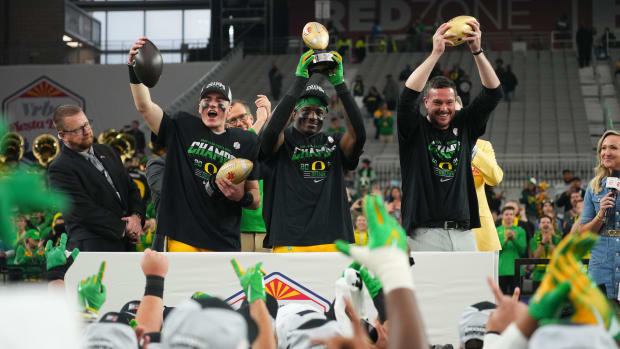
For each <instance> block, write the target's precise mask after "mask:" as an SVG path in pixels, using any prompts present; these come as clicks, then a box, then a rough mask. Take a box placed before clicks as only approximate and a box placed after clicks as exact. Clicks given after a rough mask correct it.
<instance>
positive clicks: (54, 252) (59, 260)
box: [45, 233, 80, 271]
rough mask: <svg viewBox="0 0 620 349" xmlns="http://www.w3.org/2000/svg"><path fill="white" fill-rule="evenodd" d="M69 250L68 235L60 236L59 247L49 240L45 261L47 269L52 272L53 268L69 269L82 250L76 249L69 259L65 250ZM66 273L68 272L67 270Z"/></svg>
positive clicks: (46, 246)
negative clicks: (62, 267) (63, 267)
mask: <svg viewBox="0 0 620 349" xmlns="http://www.w3.org/2000/svg"><path fill="white" fill-rule="evenodd" d="M66 249H67V234H65V233H62V235H60V242H59V243H58V246H56V247H54V246H52V241H51V240H48V241H47V244H46V245H45V261H46V269H47V270H50V269H52V268H56V267H60V266H66V267H67V268H68V267H69V266H71V264H73V261H74V260H75V258H76V257H77V255H78V254H79V253H80V250H78V249H77V248H74V249H73V251H72V252H71V255H69V258H67V255H66V254H65V250H66ZM65 271H66V270H65Z"/></svg>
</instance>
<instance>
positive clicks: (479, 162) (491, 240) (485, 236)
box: [471, 139, 504, 251]
mask: <svg viewBox="0 0 620 349" xmlns="http://www.w3.org/2000/svg"><path fill="white" fill-rule="evenodd" d="M476 147H478V151H477V152H476V155H475V156H474V159H473V160H472V162H471V164H472V167H473V168H472V170H473V172H474V184H475V185H476V194H477V195H478V210H479V211H480V224H481V226H482V227H481V228H476V229H474V236H475V237H476V245H478V250H479V251H496V250H501V249H502V247H501V245H500V243H499V237H498V236H497V229H495V222H493V215H491V210H490V209H489V204H488V203H487V197H486V194H485V192H484V184H487V185H490V186H495V185H497V184H498V183H499V182H501V181H502V178H503V177H504V172H503V171H502V169H501V168H500V167H499V165H498V164H497V161H495V152H494V151H493V146H492V145H491V143H490V142H488V141H484V140H482V139H478V141H477V142H476Z"/></svg>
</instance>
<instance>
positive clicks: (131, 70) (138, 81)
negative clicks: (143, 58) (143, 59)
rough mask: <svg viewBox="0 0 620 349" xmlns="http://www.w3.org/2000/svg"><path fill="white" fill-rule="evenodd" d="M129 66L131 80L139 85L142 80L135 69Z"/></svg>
mask: <svg viewBox="0 0 620 349" xmlns="http://www.w3.org/2000/svg"><path fill="white" fill-rule="evenodd" d="M127 67H128V68H129V82H130V83H132V84H134V85H139V84H141V83H142V82H140V79H138V76H137V75H136V72H135V71H133V67H132V66H130V65H128V66H127Z"/></svg>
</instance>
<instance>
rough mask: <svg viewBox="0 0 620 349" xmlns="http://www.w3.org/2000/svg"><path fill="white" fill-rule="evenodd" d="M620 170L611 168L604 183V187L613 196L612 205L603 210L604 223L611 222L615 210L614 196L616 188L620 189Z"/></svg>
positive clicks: (615, 195)
mask: <svg viewBox="0 0 620 349" xmlns="http://www.w3.org/2000/svg"><path fill="white" fill-rule="evenodd" d="M619 177H620V171H618V170H613V171H612V172H611V175H610V176H609V177H607V182H606V183H605V187H606V188H607V189H609V191H610V192H611V196H612V197H613V198H614V206H613V207H610V208H608V209H607V210H605V212H604V217H605V218H606V220H605V223H606V224H609V223H611V222H612V220H613V217H614V215H615V212H616V205H615V202H616V198H617V197H618V190H619V189H620V178H619Z"/></svg>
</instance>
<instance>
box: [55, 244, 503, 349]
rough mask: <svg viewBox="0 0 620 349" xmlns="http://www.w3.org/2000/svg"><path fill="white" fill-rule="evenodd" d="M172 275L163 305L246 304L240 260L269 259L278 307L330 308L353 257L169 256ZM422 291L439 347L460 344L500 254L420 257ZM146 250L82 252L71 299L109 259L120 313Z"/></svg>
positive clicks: (139, 282)
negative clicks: (194, 301)
mask: <svg viewBox="0 0 620 349" xmlns="http://www.w3.org/2000/svg"><path fill="white" fill-rule="evenodd" d="M166 255H167V257H168V263H169V268H168V275H167V277H166V286H165V289H164V304H166V305H168V306H175V305H178V304H179V303H180V302H182V301H184V300H185V299H187V298H189V297H190V296H191V295H192V294H193V293H194V292H195V291H202V292H205V293H207V294H209V295H212V296H218V297H221V298H223V299H226V300H227V301H228V302H229V303H238V302H239V301H240V300H242V299H243V293H242V291H241V287H240V286H239V281H238V279H237V276H236V275H235V272H234V271H233V268H232V266H231V264H230V260H231V259H232V258H236V259H237V261H239V264H240V265H241V266H242V267H243V268H247V267H249V266H251V265H253V264H256V263H258V262H263V269H264V270H265V272H266V273H267V276H266V277H265V284H266V286H267V289H268V290H269V291H270V292H271V293H272V294H273V295H274V296H275V297H276V298H277V299H278V301H279V302H288V301H295V302H309V303H312V304H313V305H315V306H316V307H317V308H320V309H321V308H323V307H329V303H331V301H332V300H333V297H334V282H335V280H336V279H337V278H339V277H340V275H341V273H342V270H343V269H344V268H346V267H347V266H348V265H349V264H350V263H351V261H352V260H351V259H350V258H348V257H347V256H344V255H342V254H340V253H291V254H273V253H166ZM413 256H414V259H415V266H414V267H413V268H412V269H413V277H414V282H415V287H416V290H415V294H416V297H417V301H418V303H419V304H420V307H421V309H422V315H423V318H424V324H425V326H426V329H427V333H428V335H429V339H430V342H431V343H433V344H447V343H452V344H455V345H456V344H458V323H459V319H460V316H461V312H462V311H463V309H465V307H466V306H468V305H471V304H474V303H477V302H481V301H485V300H487V301H493V302H494V299H493V295H492V294H491V291H490V290H489V288H488V286H487V283H486V281H485V278H486V277H487V276H492V277H493V278H494V280H496V281H497V263H498V254H497V253H496V252H454V253H445V252H415V253H414V254H413ZM141 258H142V253H97V252H82V253H80V254H79V255H78V257H77V259H76V261H75V263H74V264H73V266H72V267H71V268H70V269H69V271H68V273H67V275H66V278H65V280H66V287H67V291H68V292H67V294H68V297H70V298H71V299H70V302H73V304H75V302H77V301H76V289H77V287H76V286H77V284H78V282H79V281H80V280H81V279H84V278H86V277H88V276H90V275H93V274H95V273H96V272H97V271H98V269H99V264H100V263H101V261H102V260H105V261H106V262H107V267H106V271H105V274H104V277H103V283H104V284H105V286H106V288H107V300H106V302H105V304H104V305H103V307H102V308H101V311H100V314H104V313H106V312H108V311H119V310H120V308H121V307H122V306H123V305H124V304H125V303H126V302H128V301H130V300H134V299H140V298H141V297H142V295H143V294H144V281H145V279H144V275H143V274H142V269H141V268H140V260H141Z"/></svg>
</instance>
